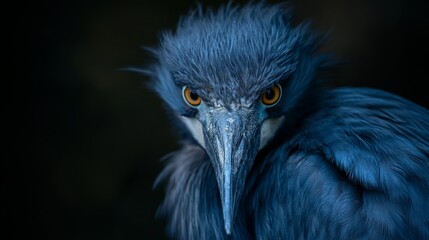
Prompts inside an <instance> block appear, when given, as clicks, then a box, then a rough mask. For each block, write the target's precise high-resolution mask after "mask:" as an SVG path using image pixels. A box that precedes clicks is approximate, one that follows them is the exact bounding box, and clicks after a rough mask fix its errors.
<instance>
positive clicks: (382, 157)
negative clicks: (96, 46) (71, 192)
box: [152, 3, 429, 239]
mask: <svg viewBox="0 0 429 240" xmlns="http://www.w3.org/2000/svg"><path fill="white" fill-rule="evenodd" d="M320 42H321V40H320V36H318V35H317V34H314V33H312V32H311V31H310V28H309V25H308V24H303V25H299V26H297V27H294V26H292V25H291V24H290V11H288V10H287V9H284V8H283V7H282V6H281V5H274V6H269V5H266V4H264V3H259V4H254V3H253V4H248V5H245V6H243V7H241V8H238V7H234V6H232V5H228V6H226V7H223V8H221V9H220V10H219V11H208V12H205V13H204V12H203V11H202V10H201V9H198V10H197V11H195V12H193V13H191V14H190V16H188V17H186V18H184V19H182V20H181V22H180V23H179V27H178V29H177V30H176V32H174V33H168V34H165V35H164V37H163V38H162V42H161V45H160V47H159V49H158V50H157V56H158V59H159V63H158V64H157V65H156V66H154V68H153V70H152V71H153V77H154V82H153V83H154V88H155V90H156V91H157V92H158V93H160V95H161V96H162V98H163V99H164V101H165V102H166V105H167V107H168V108H169V109H170V110H171V111H172V113H173V114H172V115H173V118H174V122H175V123H176V125H177V127H178V128H179V131H182V132H184V133H185V134H183V139H182V143H183V146H182V149H181V150H179V151H178V152H175V153H172V154H170V155H168V157H167V158H168V162H167V165H166V168H165V170H164V171H163V172H162V173H161V175H160V177H159V179H158V182H162V181H165V182H167V192H166V199H165V200H164V202H163V204H162V206H161V209H160V213H161V214H162V215H164V216H166V217H167V218H168V222H169V224H168V232H169V234H170V235H171V236H172V237H174V238H178V239H228V233H230V235H231V236H230V237H231V239H429V208H428V203H429V111H428V110H427V109H424V108H422V107H420V106H417V105H416V104H414V103H412V102H409V101H407V100H405V99H403V98H401V97H398V96H395V95H392V94H389V93H386V92H383V91H379V90H374V89H365V88H340V89H334V90H327V89H324V88H322V87H321V84H320V83H321V80H322V79H321V77H320V75H319V72H320V70H321V69H322V68H324V67H326V66H329V64H330V63H329V57H328V56H325V55H317V54H316V50H317V48H318V46H319V44H320ZM273 84H279V85H280V86H281V87H282V89H283V90H282V91H283V94H282V97H281V99H280V100H279V103H278V104H277V105H275V106H274V107H267V106H265V105H263V104H261V102H260V99H259V98H260V95H261V94H264V92H265V91H267V89H269V88H270V87H271V86H273ZM184 86H185V87H189V88H190V89H192V90H193V91H194V92H195V94H197V95H198V96H199V97H201V99H202V102H203V103H202V104H201V105H200V106H198V107H192V106H190V105H189V104H186V103H185V101H184V98H183V96H182V94H183V91H182V90H183V87H184ZM219 109H220V110H219ZM216 114H217V115H216ZM234 114H235V115H237V114H247V115H246V116H253V118H250V120H247V121H245V125H246V124H247V125H246V126H245V128H244V130H242V131H241V132H238V133H236V132H234V131H233V130H234V129H232V130H231V128H233V127H238V126H236V125H234V123H233V122H234V121H236V120H237V119H240V118H239V117H238V118H235V117H234V116H235V115H234ZM252 114H253V115H252ZM212 115H213V116H215V117H214V120H213V119H210V118H209V117H210V116H212ZM255 116H257V117H255ZM218 118H221V119H223V118H225V119H226V121H224V120H225V119H224V120H222V121H220V120H218ZM258 119H259V120H258ZM272 119H281V125H280V126H279V127H278V128H276V129H275V130H274V129H272V128H271V130H269V131H273V132H275V134H274V135H273V136H272V137H271V138H269V141H268V143H267V144H266V145H261V147H260V149H255V146H256V145H255V144H261V142H262V141H261V142H260V141H259V136H260V135H263V134H264V133H262V132H263V130H261V129H264V128H263V125H264V124H265V123H266V122H269V120H272ZM194 120H195V121H194ZM258 121H259V122H258ZM198 122H201V123H198ZM191 123H196V124H195V125H189V124H191ZM220 123H222V124H224V125H222V126H220V128H219V129H223V130H221V132H222V131H225V132H227V133H230V134H231V136H233V137H230V138H228V137H225V136H230V135H228V134H226V135H225V133H219V132H216V129H217V128H214V127H213V126H217V125H216V124H220ZM199 124H200V125H199ZM201 124H202V125H201ZM198 126H202V130H201V134H203V135H204V138H203V139H202V140H201V139H198V138H199V136H200V135H199V132H198ZM261 126H262V127H261ZM270 126H273V125H270ZM193 127H196V128H195V129H194V128H193ZM213 129H215V130H213ZM247 129H250V130H247ZM252 129H256V130H252ZM243 131H244V132H243ZM213 132H214V133H213ZM213 134H214V135H213ZM216 134H220V135H221V136H222V137H223V138H222V137H220V138H217V137H216V136H217V135H216ZM222 134H223V135H222ZM252 134H253V135H252ZM234 136H235V137H234ZM249 136H253V137H249ZM248 138H254V139H256V140H254V141H253V142H252V141H250V140H249V141H250V142H249V144H250V145H249V144H248V142H247V139H248ZM225 139H226V140H225ZM237 139H238V140H237ZM261 139H262V138H261ZM217 141H218V142H219V141H220V143H219V144H220V146H226V147H225V148H223V149H222V148H221V150H219V152H220V157H219V159H220V160H219V159H218V155H216V154H217V152H216V151H215V150H216V149H218V148H217V146H218V145H216V144H217V143H216V142H217ZM225 141H226V142H225ZM229 141H231V142H229ZM243 142H244V145H243ZM222 144H223V145H222ZM252 144H253V145H252ZM247 146H251V147H249V148H252V149H247V148H246V147H247ZM229 147H231V149H232V150H231V149H229ZM213 149H215V150H213ZM230 151H232V153H231V156H232V160H231V162H230V163H228V161H229V159H230V158H228V156H229V155H228V154H227V153H229V152H230ZM253 153H254V154H253ZM242 154H247V155H244V156H247V157H246V158H244V159H241V158H240V156H242ZM252 154H253V155H252ZM235 159H238V160H235ZM222 164H223V165H226V166H228V167H232V169H233V171H232V173H231V174H232V175H231V176H232V177H231V180H229V178H226V177H225V176H226V175H225V174H226V172H227V171H228V170H225V169H226V168H223V165H222ZM228 164H229V165H228ZM220 165H222V166H221V167H219V166H220ZM241 165H244V166H246V167H245V168H243V169H244V170H242V168H240V167H241ZM235 169H238V170H237V171H235ZM228 176H229V175H228ZM225 179H228V181H226V180H225ZM229 181H231V185H228V184H229ZM227 183H228V184H227ZM225 186H226V187H225ZM224 187H225V188H224ZM230 187H231V188H232V189H236V191H235V192H234V191H233V192H232V195H231V196H232V197H231V198H229V197H228V196H229V195H228V194H231V192H228V191H229V190H230ZM225 199H226V200H225ZM230 201H232V203H230ZM234 201H236V202H234ZM229 210H231V212H228V211H229ZM225 213H227V214H229V213H232V214H231V219H230V218H229V217H226V216H225ZM230 220H231V223H232V227H230V226H229V225H228V224H226V222H228V221H230ZM229 231H230V232H229Z"/></svg>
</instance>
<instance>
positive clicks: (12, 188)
mask: <svg viewBox="0 0 429 240" xmlns="http://www.w3.org/2000/svg"><path fill="white" fill-rule="evenodd" d="M222 2H225V1H203V3H204V5H209V6H213V7H216V6H219V5H220V4H221V3H222ZM241 2H243V1H241ZM268 2H276V1H268ZM426 2H427V1H426ZM294 4H295V6H296V19H295V20H296V22H299V21H301V20H303V19H312V20H313V22H314V28H315V29H317V30H319V31H329V30H331V31H332V33H331V37H330V40H329V41H328V43H327V44H326V46H325V47H324V50H329V51H334V52H335V53H336V54H337V56H338V58H339V59H345V60H347V64H346V65H344V66H341V68H340V70H339V72H338V77H337V78H335V79H333V80H332V82H331V85H333V86H345V85H348V86H369V87H374V88H380V89H385V90H387V91H390V92H393V93H396V94H399V95H401V96H404V97H406V98H408V99H410V100H412V101H414V102H416V103H419V104H421V105H424V106H426V107H429V97H428V96H429V94H428V93H427V92H428V88H427V87H426V85H427V82H428V71H427V69H428V67H427V66H428V61H427V60H426V59H427V53H428V43H429V38H428V33H429V21H428V19H429V18H428V12H429V7H428V4H427V3H425V1H423V0H422V1H407V0H375V1H374V0H359V1H358V0H352V1H342V0H322V1H310V0H296V1H295V2H294ZM193 6H195V1H180V2H179V1H153V2H147V1H143V0H126V1H119V0H105V1H101V0H95V1H83V0H75V1H71V0H67V1H56V2H55V1H51V2H46V1H45V2H37V1H34V2H32V3H25V2H17V3H15V5H14V6H10V7H4V11H5V13H4V14H3V17H4V18H5V19H4V20H3V25H5V26H6V27H5V28H3V34H2V35H3V37H2V38H3V40H7V43H4V45H3V50H4V52H6V51H7V52H11V56H10V57H5V55H3V60H4V61H5V62H7V63H8V64H9V63H11V66H7V67H6V66H5V65H4V66H5V67H3V69H4V74H3V77H2V83H3V87H2V92H3V94H2V106H3V108H2V109H3V111H2V112H3V117H2V120H6V121H5V123H4V124H3V126H4V131H3V132H4V133H5V134H2V136H3V139H4V140H6V142H7V144H6V145H4V144H3V151H2V156H3V157H2V158H3V160H2V172H3V174H2V175H3V177H4V178H3V181H2V185H3V186H2V194H1V195H2V196H1V197H2V206H1V211H2V217H3V218H4V219H5V220H6V222H7V224H6V225H3V227H4V229H5V231H3V230H2V234H3V235H10V234H12V235H11V236H14V237H9V238H8V239H14V238H22V237H24V236H27V237H28V236H43V237H44V238H48V239H162V238H163V237H164V228H165V223H164V222H163V221H162V220H156V219H155V217H154V215H155V212H156V208H157V206H158V205H159V203H160V202H161V199H162V195H163V191H162V190H153V189H152V184H153V181H154V179H155V178H156V176H157V174H158V173H159V172H160V170H161V169H162V163H161V162H160V161H159V159H160V158H161V157H162V156H163V155H165V154H166V153H168V152H171V151H173V150H175V149H177V147H178V145H177V143H176V137H175V135H174V132H173V131H172V129H170V127H169V126H170V125H169V123H168V121H167V118H166V116H165V115H164V111H163V109H162V105H161V102H160V101H159V100H158V98H156V96H155V95H154V94H153V93H151V92H150V91H148V90H147V89H146V88H145V86H144V82H145V81H147V79H146V78H145V77H143V76H139V75H137V74H132V73H127V72H122V71H118V70H117V69H118V68H121V67H127V66H144V65H146V64H148V63H150V62H151V56H150V54H148V53H147V52H145V51H144V50H143V49H142V48H141V47H142V46H156V44H157V39H158V36H159V35H160V33H161V32H162V31H164V30H167V29H172V28H174V26H175V25H176V23H177V21H178V19H179V17H180V16H181V15H183V14H186V13H187V11H188V9H190V8H191V7H193ZM7 14H11V15H10V16H8V15H7ZM10 84H11V85H12V86H9V85H10Z"/></svg>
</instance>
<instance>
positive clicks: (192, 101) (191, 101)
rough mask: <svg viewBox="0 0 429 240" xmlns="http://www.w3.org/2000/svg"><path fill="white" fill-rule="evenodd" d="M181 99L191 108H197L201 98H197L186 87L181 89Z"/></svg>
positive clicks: (196, 95)
mask: <svg viewBox="0 0 429 240" xmlns="http://www.w3.org/2000/svg"><path fill="white" fill-rule="evenodd" d="M182 94H183V99H185V102H186V103H187V104H188V105H189V106H191V107H197V106H198V105H200V104H201V97H200V96H198V94H196V93H194V92H192V90H191V89H190V88H188V87H187V86H184V87H183V90H182Z"/></svg>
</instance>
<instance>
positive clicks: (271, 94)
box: [261, 84, 282, 107]
mask: <svg viewBox="0 0 429 240" xmlns="http://www.w3.org/2000/svg"><path fill="white" fill-rule="evenodd" d="M281 96H282V87H281V86H280V85H279V84H276V85H274V86H273V87H272V88H270V89H268V90H267V91H265V92H264V93H262V95H261V101H262V103H263V104H264V105H265V106H267V107H274V106H275V105H276V104H277V103H278V102H279V100H280V98H281Z"/></svg>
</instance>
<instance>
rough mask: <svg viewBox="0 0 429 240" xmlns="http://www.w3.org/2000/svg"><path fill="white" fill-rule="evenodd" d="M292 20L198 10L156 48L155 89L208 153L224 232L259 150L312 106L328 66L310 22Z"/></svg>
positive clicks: (252, 11)
mask: <svg viewBox="0 0 429 240" xmlns="http://www.w3.org/2000/svg"><path fill="white" fill-rule="evenodd" d="M290 20H291V14H290V11H289V10H288V9H287V8H285V7H284V6H282V5H274V6H268V5H266V4H264V3H259V4H254V3H252V4H248V5H245V6H242V7H237V6H232V5H231V4H230V5H227V6H225V7H221V8H220V9H219V10H217V11H212V10H207V11H203V10H202V8H198V9H197V10H196V11H193V12H191V13H190V14H189V15H188V16H186V17H184V18H182V19H181V21H180V23H179V25H178V27H177V29H176V31H174V32H167V33H165V34H164V35H163V37H162V39H161V44H160V46H159V48H158V49H156V50H155V53H156V56H157V58H158V64H156V65H155V66H154V68H153V73H154V74H153V76H154V82H153V83H154V89H155V91H157V92H158V94H159V95H160V96H161V98H162V99H163V100H164V101H165V102H166V105H167V106H168V107H169V108H170V109H171V110H172V111H173V113H174V115H175V116H177V118H176V119H177V120H178V121H179V122H180V123H183V124H180V125H181V126H183V127H184V128H185V129H186V131H187V132H188V133H189V134H188V135H189V136H191V138H192V140H193V141H194V142H195V143H196V144H198V145H199V146H201V148H203V149H205V151H206V153H207V155H208V157H209V159H210V161H211V164H212V167H213V170H214V172H215V175H216V179H217V184H218V188H219V196H220V202H221V204H222V210H223V218H224V226H225V231H226V233H228V234H230V233H231V231H232V227H233V222H234V217H235V215H236V212H237V206H238V204H239V202H240V199H241V197H242V194H243V189H244V186H245V184H246V178H247V176H248V174H249V172H250V170H251V169H252V166H253V163H254V161H255V158H256V156H257V154H258V152H259V151H260V150H261V149H263V148H264V147H266V146H267V145H269V144H270V142H271V141H272V139H273V138H274V137H275V136H276V135H278V132H279V129H281V128H285V126H287V125H288V124H287V123H288V122H292V121H293V120H294V119H297V118H298V117H299V116H300V114H301V113H303V112H305V108H307V107H308V106H309V105H311V104H304V103H307V102H308V101H307V100H306V99H308V97H307V96H309V95H310V94H309V93H310V92H312V90H314V89H315V88H314V86H315V85H316V84H315V83H314V82H315V80H316V79H317V78H316V72H317V69H318V68H319V67H320V66H321V65H322V63H323V62H324V60H325V58H324V57H322V56H316V54H315V51H316V50H317V47H318V45H319V42H320V38H319V37H318V35H316V34H314V33H313V32H311V31H310V29H309V24H307V23H305V24H301V25H298V26H295V27H294V26H292V24H291V23H290Z"/></svg>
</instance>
